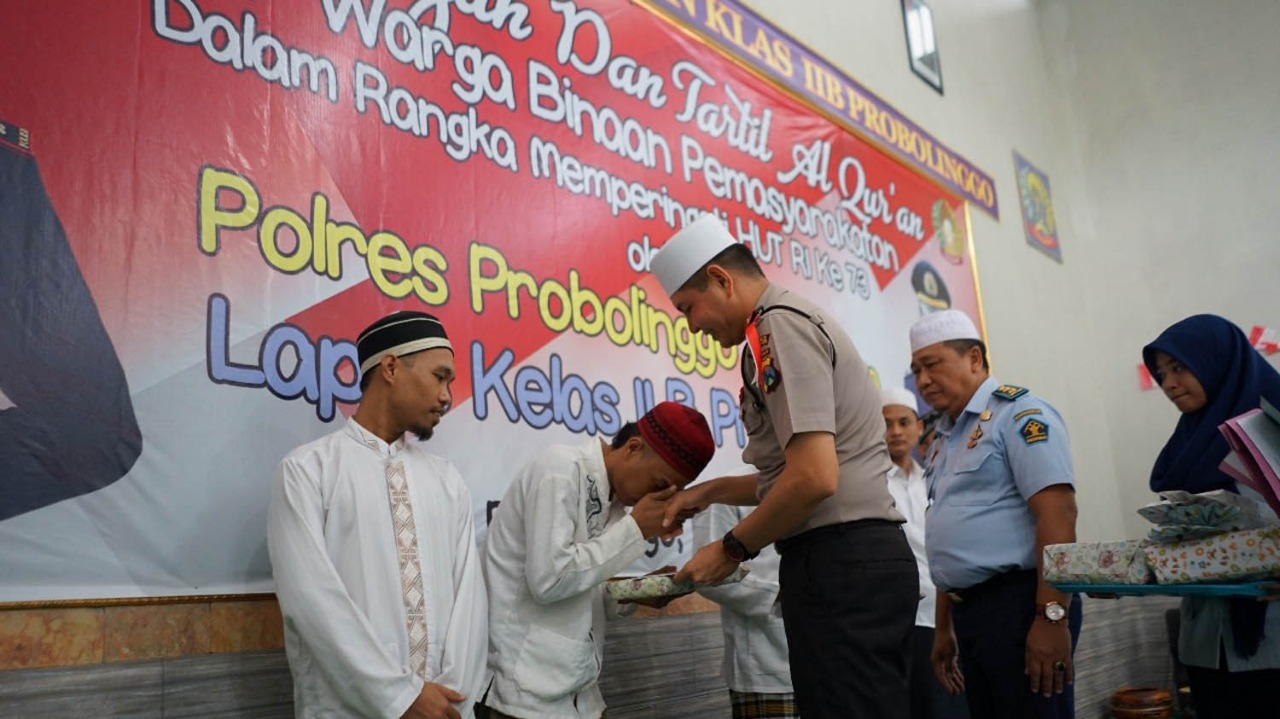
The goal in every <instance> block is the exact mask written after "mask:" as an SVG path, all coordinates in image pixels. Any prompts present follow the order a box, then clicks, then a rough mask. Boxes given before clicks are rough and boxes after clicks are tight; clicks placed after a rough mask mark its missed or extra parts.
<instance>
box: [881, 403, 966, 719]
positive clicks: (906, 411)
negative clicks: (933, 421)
mask: <svg viewBox="0 0 1280 719" xmlns="http://www.w3.org/2000/svg"><path fill="white" fill-rule="evenodd" d="M880 400H881V405H882V407H881V411H882V412H883V413H884V427H885V430H884V442H885V445H886V446H888V447H889V459H890V460H892V461H893V465H894V466H893V469H891V470H889V493H890V494H892V495H893V502H894V506H895V507H897V509H898V511H899V512H902V516H904V517H906V518H907V523H906V524H904V525H903V526H902V529H903V531H905V532H906V533H907V542H908V543H909V544H910V545H911V553H912V554H914V555H915V557H916V568H917V569H918V570H919V571H920V605H919V606H918V607H916V626H915V628H914V629H912V632H911V664H910V687H911V719H962V718H963V717H967V716H968V711H966V708H965V703H964V699H963V698H961V697H960V696H957V695H954V694H950V693H949V692H946V691H944V689H943V687H942V684H941V683H940V682H939V681H938V680H937V679H936V678H935V677H934V675H933V664H932V659H931V657H932V654H933V626H934V621H935V619H934V617H935V614H936V611H935V607H936V604H937V601H936V599H937V593H938V592H937V589H936V588H935V587H934V586H933V582H932V581H931V580H930V579H929V560H928V558H927V557H926V556H925V549H924V527H925V510H926V509H927V508H928V507H929V491H928V489H927V488H926V487H925V481H924V468H923V467H921V466H920V463H919V462H916V460H915V457H914V456H912V450H913V449H915V447H916V445H917V444H919V443H920V435H921V432H922V429H923V424H924V423H923V422H921V420H920V417H919V415H918V414H916V413H917V411H918V410H917V408H918V407H919V400H918V399H916V396H915V394H913V393H912V392H911V391H910V390H908V389H906V388H903V387H885V388H884V389H882V390H880Z"/></svg>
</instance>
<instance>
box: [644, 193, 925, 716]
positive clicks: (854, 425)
mask: <svg viewBox="0 0 1280 719" xmlns="http://www.w3.org/2000/svg"><path fill="white" fill-rule="evenodd" d="M652 267H653V271H654V274H655V275H657V278H658V281H659V282H660V283H661V284H662V287H663V289H664V290H666V292H667V294H668V295H670V297H671V301H672V303H673V304H674V305H675V306H676V309H678V310H679V311H680V312H681V313H683V314H684V315H685V316H686V317H687V318H688V321H689V326H690V328H691V329H693V330H694V331H700V332H705V333H707V334H709V335H711V336H712V337H713V338H714V339H716V340H717V341H718V342H720V344H721V345H725V346H733V345H735V344H739V343H742V342H745V343H746V345H745V346H744V347H743V351H742V367H741V369H742V382H743V391H742V419H743V424H744V425H745V427H746V430H747V432H748V435H749V439H748V442H747V448H746V450H744V451H743V454H742V459H743V461H744V462H746V463H748V464H751V465H754V466H755V467H756V468H757V469H758V470H759V472H758V473H757V474H754V475H747V476H740V477H721V478H717V479H713V480H710V481H707V482H704V483H701V484H698V485H694V486H693V487H692V488H690V489H689V490H686V491H685V492H682V493H681V494H679V495H676V497H675V498H674V499H673V500H672V506H671V507H670V508H668V510H667V511H668V520H670V521H672V522H675V521H677V520H678V518H679V516H680V513H681V512H683V511H685V510H687V509H689V508H697V509H701V508H704V507H706V506H707V505H709V504H713V503H719V504H735V505H751V504H756V503H757V502H758V503H759V506H758V507H757V508H756V509H755V511H753V512H751V513H750V514H748V515H747V516H746V518H745V519H743V520H742V521H741V522H739V523H738V524H737V525H736V526H734V527H733V528H732V529H730V530H729V531H728V532H726V533H725V535H724V537H723V538H722V539H720V540H719V541H716V542H712V543H711V544H708V545H706V546H705V547H703V548H702V549H700V550H698V552H697V554H695V555H694V557H693V558H692V559H691V560H690V561H689V563H688V564H686V565H685V566H684V567H683V568H682V569H681V570H680V572H679V574H677V577H676V578H677V579H679V580H683V579H691V580H693V581H695V582H697V583H699V584H707V583H711V582H715V581H718V580H720V579H722V578H724V577H725V576H727V575H728V574H729V573H730V572H731V571H733V569H734V567H736V566H737V565H738V563H739V562H742V561H745V560H747V559H751V558H753V557H755V556H756V554H757V553H758V552H759V551H760V549H761V548H762V547H764V546H765V545H768V544H770V543H774V544H775V546H776V547H777V549H778V552H779V554H780V555H781V561H780V566H779V584H780V588H781V599H782V602H781V603H782V617H783V623H784V625H785V629H786V634H787V642H788V644H789V651H790V662H791V678H792V683H793V684H794V687H795V693H796V701H797V704H798V705H799V709H800V715H801V716H804V717H805V718H806V719H823V718H825V717H831V718H833V719H847V718H848V717H853V716H858V717H877V718H878V719H906V717H907V707H908V701H907V648H908V642H909V639H910V636H911V626H912V620H913V618H914V616H915V607H916V603H917V601H918V600H919V596H920V595H919V590H920V585H919V579H918V576H917V573H916V563H915V559H914V558H913V557H912V555H911V548H910V547H909V546H908V545H907V540H906V537H905V536H904V535H903V533H902V527H901V525H902V521H903V518H902V515H901V514H899V513H898V512H897V511H895V510H894V508H893V498H892V497H891V496H890V495H889V490H888V488H887V486H886V480H885V475H886V474H887V473H888V472H889V469H890V467H892V463H891V462H890V461H889V453H888V451H887V450H886V449H885V444H884V420H883V418H882V417H881V414H880V396H879V392H878V390H877V389H876V387H875V385H874V383H873V382H872V381H871V378H870V374H869V371H868V368H867V364H866V363H865V362H864V361H863V360H862V358H861V357H860V356H859V355H858V351H857V349H855V348H854V346H853V342H851V341H850V339H849V336H848V335H847V334H846V333H845V331H844V329H843V328H841V327H840V326H839V325H838V324H837V323H836V322H835V321H834V320H833V319H832V318H831V317H830V316H828V315H827V314H826V313H825V312H823V310H822V309H820V308H819V307H818V306H816V305H814V304H813V303H812V302H809V301H808V300H805V299H804V298H802V297H800V296H798V295H796V294H794V293H792V292H789V291H787V290H785V289H783V288H781V287H778V286H776V285H773V284H771V283H770V282H769V281H768V279H766V278H765V276H764V273H763V272H762V271H761V269H760V266H759V264H757V263H756V261H755V258H754V257H753V256H752V254H751V251H750V250H749V249H748V248H747V247H746V246H744V245H741V244H739V243H737V242H735V241H734V240H733V237H732V236H731V235H730V234H729V232H728V230H727V229H726V228H725V226H724V225H723V224H722V223H721V222H720V220H719V219H718V218H716V217H715V216H713V215H706V216H704V217H702V218H700V219H698V220H697V221H695V222H693V223H691V224H690V225H689V226H687V227H685V228H684V229H683V230H682V231H681V232H679V233H678V234H676V235H675V236H674V237H672V238H671V239H670V240H668V241H667V243H666V244H665V245H664V246H663V247H662V248H661V249H660V250H659V251H658V253H657V255H655V256H654V258H653V263H652Z"/></svg>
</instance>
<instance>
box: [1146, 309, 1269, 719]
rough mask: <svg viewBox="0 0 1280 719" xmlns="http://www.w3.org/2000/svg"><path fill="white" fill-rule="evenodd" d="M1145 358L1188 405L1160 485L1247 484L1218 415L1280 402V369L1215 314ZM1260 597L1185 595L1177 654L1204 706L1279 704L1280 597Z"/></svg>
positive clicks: (1203, 709)
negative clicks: (1234, 470) (1227, 468)
mask: <svg viewBox="0 0 1280 719" xmlns="http://www.w3.org/2000/svg"><path fill="white" fill-rule="evenodd" d="M1142 360H1143V362H1144V363H1145V364H1146V366H1147V369H1148V370H1150V371H1151V376H1152V377H1154V378H1155V379H1156V381H1157V382H1159V383H1160V388H1161V389H1162V390H1164V394H1165V396H1166V397H1168V398H1169V400H1170V401H1171V402H1173V404H1174V405H1175V406H1176V407H1177V408H1178V410H1179V411H1180V412H1182V417H1181V418H1180V419H1179V420H1178V425H1177V427H1175V428H1174V430H1173V435H1172V436H1170V437H1169V441H1168V442H1167V443H1166V444H1165V446H1164V449H1162V450H1161V451H1160V456H1159V457H1157V458H1156V463H1155V467H1153V468H1152V470H1151V489H1152V491H1155V492H1162V491H1165V490H1174V489H1181V490H1185V491H1188V492H1208V491H1211V490H1215V489H1226V490H1229V491H1232V492H1239V491H1240V488H1239V487H1237V486H1236V483H1235V481H1234V480H1233V479H1232V478H1231V477H1230V476H1229V475H1227V474H1225V473H1223V472H1222V470H1220V469H1218V465H1219V464H1220V463H1221V462H1222V460H1223V458H1224V457H1226V456H1227V452H1228V451H1229V447H1228V446H1227V441H1226V439H1225V438H1224V437H1223V435H1222V433H1221V432H1220V431H1219V430H1218V425H1220V424H1222V423H1223V422H1225V421H1227V420H1228V419H1231V418H1232V417H1235V416H1237V415H1240V414H1243V413H1245V412H1248V411H1249V410H1251V409H1255V408H1257V407H1258V406H1259V405H1260V404H1261V402H1260V400H1261V398H1264V397H1265V398H1266V399H1267V401H1268V402H1270V403H1271V404H1273V405H1275V406H1277V407H1280V372H1277V371H1276V369H1275V368H1274V367H1272V366H1271V365H1270V364H1269V363H1268V362H1267V361H1266V359H1264V358H1263V357H1262V355H1260V354H1258V351H1257V350H1255V349H1253V347H1252V346H1250V344H1249V340H1248V338H1246V337H1245V335H1244V333H1243V332H1241V331H1240V328H1238V327H1236V326H1235V325H1234V324H1232V323H1230V322H1228V321H1227V320H1225V319H1223V318H1221V317H1218V316H1216V315H1195V316H1193V317H1188V318H1187V319H1185V320H1182V321H1181V322H1178V323H1177V324H1175V325H1173V326H1172V327H1170V328H1168V329H1167V330H1165V331H1164V332H1162V333H1161V334H1160V336H1159V337H1157V338H1156V339H1155V341H1154V342H1152V343H1151V344H1149V345H1147V346H1146V347H1143V348H1142ZM1269 599H1271V600H1273V601H1272V603H1263V602H1259V601H1257V600H1254V599H1231V600H1222V599H1212V598H1205V597H1187V598H1184V599H1183V600H1182V622H1181V629H1180V632H1179V638H1178V658H1179V659H1180V660H1181V661H1182V663H1183V664H1185V665H1186V666H1187V675H1188V677H1189V678H1190V680H1191V694H1192V697H1193V700H1194V701H1195V705H1196V715H1197V716H1198V717H1201V718H1202V719H1205V718H1207V719H1214V718H1215V717H1246V716H1262V715H1261V714H1256V712H1258V711H1260V710H1263V709H1267V710H1270V711H1274V710H1275V708H1276V707H1277V706H1280V700H1277V699H1276V687H1277V686H1280V604H1277V603H1274V600H1277V599H1280V595H1273V596H1272V597H1269Z"/></svg>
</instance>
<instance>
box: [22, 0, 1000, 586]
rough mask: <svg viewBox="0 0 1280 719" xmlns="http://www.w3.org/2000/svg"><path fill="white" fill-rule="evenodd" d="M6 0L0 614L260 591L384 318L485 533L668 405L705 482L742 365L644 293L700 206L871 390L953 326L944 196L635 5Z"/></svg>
mask: <svg viewBox="0 0 1280 719" xmlns="http://www.w3.org/2000/svg"><path fill="white" fill-rule="evenodd" d="M680 4H681V5H686V6H688V5H694V4H695V3H685V2H682V3H680ZM18 5H19V7H17V8H12V9H11V10H10V12H9V13H7V14H8V15H9V16H10V20H11V21H10V22H6V23H4V24H3V25H2V26H0V43H2V46H3V47H4V48H5V57H6V61H5V62H6V67H5V69H4V72H2V73H0V300H2V301H3V307H4V312H3V319H0V334H2V341H0V546H3V547H4V551H3V552H0V602H2V601H23V600H49V599H76V598H100V597H125V596H155V595H173V594H193V593H195V594H206V593H209V594H212V593H240V592H254V591H269V590H270V589H271V579H270V565H269V562H268V558H267V551H266V533H265V516H266V505H267V501H268V496H269V491H270V485H271V482H272V480H273V477H274V472H275V467H276V464H277V463H278V461H279V459H280V457H281V456H282V455H283V454H284V453H285V452H287V451H288V450H289V449H291V448H293V447H294V446H296V445H298V444H301V443H303V442H305V441H308V440H310V439H312V438H315V437H318V436H320V435H322V434H324V433H327V432H331V431H333V430H335V429H336V428H337V427H338V426H339V424H340V423H341V422H342V421H344V418H345V417H346V416H348V415H350V413H351V412H352V411H353V409H354V406H355V405H354V403H355V402H356V401H357V400H358V398H359V390H358V387H357V377H356V368H355V363H354V359H355V347H354V345H353V339H354V337H355V336H356V334H357V333H358V332H359V331H360V329H361V328H363V327H364V326H365V325H367V324H368V323H369V322H371V321H372V320H374V319H376V318H377V317H379V316H381V315H382V314H384V313H386V312H389V311H392V310H395V309H402V308H411V309H412V308H416V309H424V310H427V311H431V312H433V313H436V314H438V315H440V316H441V317H442V318H443V319H444V321H445V323H446V326H447V327H448V329H449V332H450V335H451V337H452V338H453V341H454V346H455V351H456V356H457V366H458V370H459V373H460V379H459V380H458V382H457V383H456V384H455V406H454V409H453V410H452V411H451V412H450V414H449V415H448V416H446V417H445V419H444V421H443V423H442V424H441V426H440V427H439V429H438V430H437V432H436V435H435V437H434V438H433V439H432V440H430V443H431V447H432V449H433V450H434V451H435V452H437V453H439V454H441V455H443V456H445V457H448V458H449V459H451V460H452V461H453V462H455V463H456V464H457V465H458V467H459V469H460V470H461V472H462V474H463V476H464V477H466V478H467V481H468V482H469V484H470V487H471V491H472V494H473V496H474V499H475V516H476V522H477V527H478V528H479V529H480V530H481V534H482V535H483V528H484V527H485V526H486V524H487V519H488V517H489V516H490V513H491V512H492V510H493V507H494V506H495V505H496V503H497V502H498V500H500V499H501V497H502V494H503V492H504V491H505V489H506V486H507V484H508V482H509V481H510V478H511V477H512V476H513V475H514V474H515V472H516V471H517V469H518V468H519V467H520V466H521V465H522V464H524V463H525V462H527V461H528V460H529V459H531V458H532V457H533V456H534V455H535V454H536V453H537V452H538V451H539V450H540V449H542V448H544V447H545V446H547V445H548V444H552V443H576V442H582V441H587V440H589V439H590V438H592V437H597V436H606V437H607V436H609V435H611V434H612V433H614V432H616V431H617V430H618V428H619V427H621V426H622V424H623V423H625V422H628V421H631V420H634V419H635V418H636V417H637V416H639V415H640V414H642V413H643V412H644V411H645V410H646V409H647V408H648V407H649V406H651V405H652V404H653V403H654V402H657V401H661V400H664V399H673V400H677V401H681V402H685V403H687V404H690V405H693V406H695V407H697V408H698V409H699V410H701V411H702V412H703V413H704V414H706V415H707V417H708V419H709V421H710V423H711V426H712V428H713V431H714V434H715V438H716V442H717V445H718V446H719V447H720V451H719V452H718V453H717V457H716V460H715V462H714V464H713V465H712V467H711V468H710V469H709V472H708V474H709V475H710V476H714V474H716V473H723V472H727V471H733V470H734V469H736V468H737V467H738V466H739V465H740V463H741V459H740V450H741V448H742V446H743V445H744V443H745V433H744V430H743V428H742V425H741V423H740V420H739V418H738V404H737V398H738V389H739V387H740V381H739V379H738V375H737V372H736V370H735V367H736V363H737V360H738V349H737V348H733V347H721V346H719V345H718V344H716V343H715V342H714V341H713V340H711V339H710V338H708V337H705V336H702V335H697V334H693V333H691V332H690V331H689V328H688V325H687V324H686V322H685V321H684V320H683V319H682V318H680V316H679V314H678V313H677V312H675V311H674V310H673V308H672V307H671V305H670V303H669V302H668V301H667V299H666V297H665V296H664V295H663V294H662V292H661V290H660V289H659V287H658V286H657V284H656V282H655V281H654V280H653V278H652V277H651V275H650V274H649V273H648V271H647V268H648V263H649V261H650V258H651V257H652V254H653V253H654V251H655V250H656V249H657V248H658V247H660V246H661V245H662V243H663V242H664V241H665V240H666V238H667V237H669V236H670V235H671V234H672V233H673V232H674V231H676V230H677V229H678V228H680V227H681V226H683V224H684V223H685V222H687V221H689V220H690V219H691V218H693V217H696V216H697V215H699V214H701V213H703V212H715V213H717V214H718V215H720V216H721V217H722V218H723V219H724V221H725V222H726V223H727V224H728V226H729V228H730V229H731V230H732V231H733V232H734V233H735V234H736V235H737V236H738V237H739V238H740V239H741V241H742V242H744V243H746V244H747V245H749V246H750V247H751V248H752V249H753V250H754V251H755V253H756V256H757V257H758V258H759V260H760V261H761V263H762V264H763V265H764V266H765V267H766V271H767V272H768V274H769V275H770V277H771V278H772V279H773V280H774V281H775V282H778V283H780V284H782V285H784V286H786V287H788V288H791V289H794V290H795V291H797V292H800V293H803V294H804V295H805V296H807V297H809V298H811V299H813V300H815V301H817V302H819V303H820V304H822V305H823V306H824V307H826V308H828V309H829V311H830V312H831V313H832V315H833V316H834V317H836V318H837V319H838V320H839V321H840V322H842V323H843V324H844V326H845V327H846V328H847V329H848V330H849V332H850V334H851V335H852V336H853V339H854V341H855V343H856V344H857V345H858V347H859V350H860V351H861V352H862V353H863V355H864V356H865V358H866V359H867V361H868V362H869V363H870V364H871V365H872V366H873V367H874V371H875V372H876V374H877V376H878V380H879V381H880V382H882V383H883V384H885V385H891V384H901V383H903V382H904V380H905V373H906V368H907V365H908V362H909V351H908V347H907V327H908V325H909V324H910V322H911V321H912V320H913V319H915V318H916V317H918V316H919V315H920V314H921V313H922V312H927V311H932V310H934V309H938V308H940V307H946V306H955V307H959V308H962V309H965V310H967V311H969V312H971V313H974V314H975V316H976V314H977V309H978V298H977V291H976V286H975V276H974V273H973V268H972V265H971V254H970V252H969V237H968V232H967V226H968V225H967V222H966V214H965V213H966V210H965V204H964V202H963V201H962V200H961V199H960V198H959V197H958V196H957V195H955V194H952V193H951V192H950V191H948V190H944V189H942V188H941V187H940V186H939V185H935V184H933V183H932V182H931V181H929V180H926V179H924V177H922V175H920V174H917V173H916V172H915V171H912V170H910V169H908V167H907V166H905V165H903V164H900V163H899V160H898V159H893V158H891V157H890V156H888V155H886V154H882V153H881V152H880V151H879V150H877V149H875V148H873V147H872V146H870V145H868V144H866V143H865V142H864V141H862V140H860V139H858V138H857V137H855V136H854V135H853V134H851V133H850V132H848V131H847V130H845V129H843V128H842V127H840V126H838V125H836V124H833V122H831V121H830V120H829V119H827V118H826V117H824V116H822V115H819V114H818V113H816V112H815V111H814V110H813V109H812V108H810V107H808V106H806V105H804V104H802V103H801V102H800V101H798V100H796V99H795V95H794V94H792V93H790V92H786V91H783V90H781V89H779V88H777V87H775V86H773V85H771V84H769V83H767V82H766V81H765V80H763V79H761V76H760V75H759V74H757V73H756V72H755V71H752V70H750V69H748V68H747V67H746V65H745V62H744V63H743V64H739V63H738V62H736V61H734V60H732V59H730V58H729V57H728V56H727V55H726V54H725V53H722V52H721V51H720V50H717V49H714V48H712V47H710V46H708V45H706V44H704V41H702V40H700V39H698V38H697V37H696V36H694V35H692V34H691V33H689V32H687V31H686V29H684V28H683V27H681V26H679V25H676V24H674V22H673V20H671V19H670V18H668V17H667V16H664V15H663V14H660V13H657V12H654V10H652V9H649V8H647V7H645V6H639V5H635V4H632V3H629V2H623V1H622V0H579V1H578V2H571V1H569V0H551V1H550V2H532V1H531V2H527V3H522V2H517V1H516V0H485V1H483V2H482V1H480V0H416V1H414V0H272V1H269V0H146V1H144V2H139V3H136V4H134V5H132V6H129V5H126V4H124V3H90V4H83V3H76V4H74V7H72V6H70V5H69V4H68V3H64V2H36V1H35V0H29V1H27V2H20V3H18ZM711 6H715V7H717V8H723V7H726V6H728V7H731V8H732V7H736V6H732V4H726V3H723V2H712V1H711V0H708V1H707V7H711ZM786 47H787V46H785V45H782V44H778V45H776V46H774V47H773V48H772V50H773V51H774V52H775V53H778V54H781V53H784V52H790V50H786ZM797 52H798V51H797ZM690 549H691V548H690V547H689V546H688V544H687V540H686V539H685V538H679V539H677V540H674V541H673V542H672V543H671V544H670V545H668V546H664V545H662V544H660V543H657V542H655V544H654V545H653V547H652V548H651V552H650V555H651V561H652V562H654V563H658V562H663V563H668V562H669V563H677V564H678V563H680V562H681V561H683V560H682V557H681V555H683V556H687V555H688V554H689V553H690Z"/></svg>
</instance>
